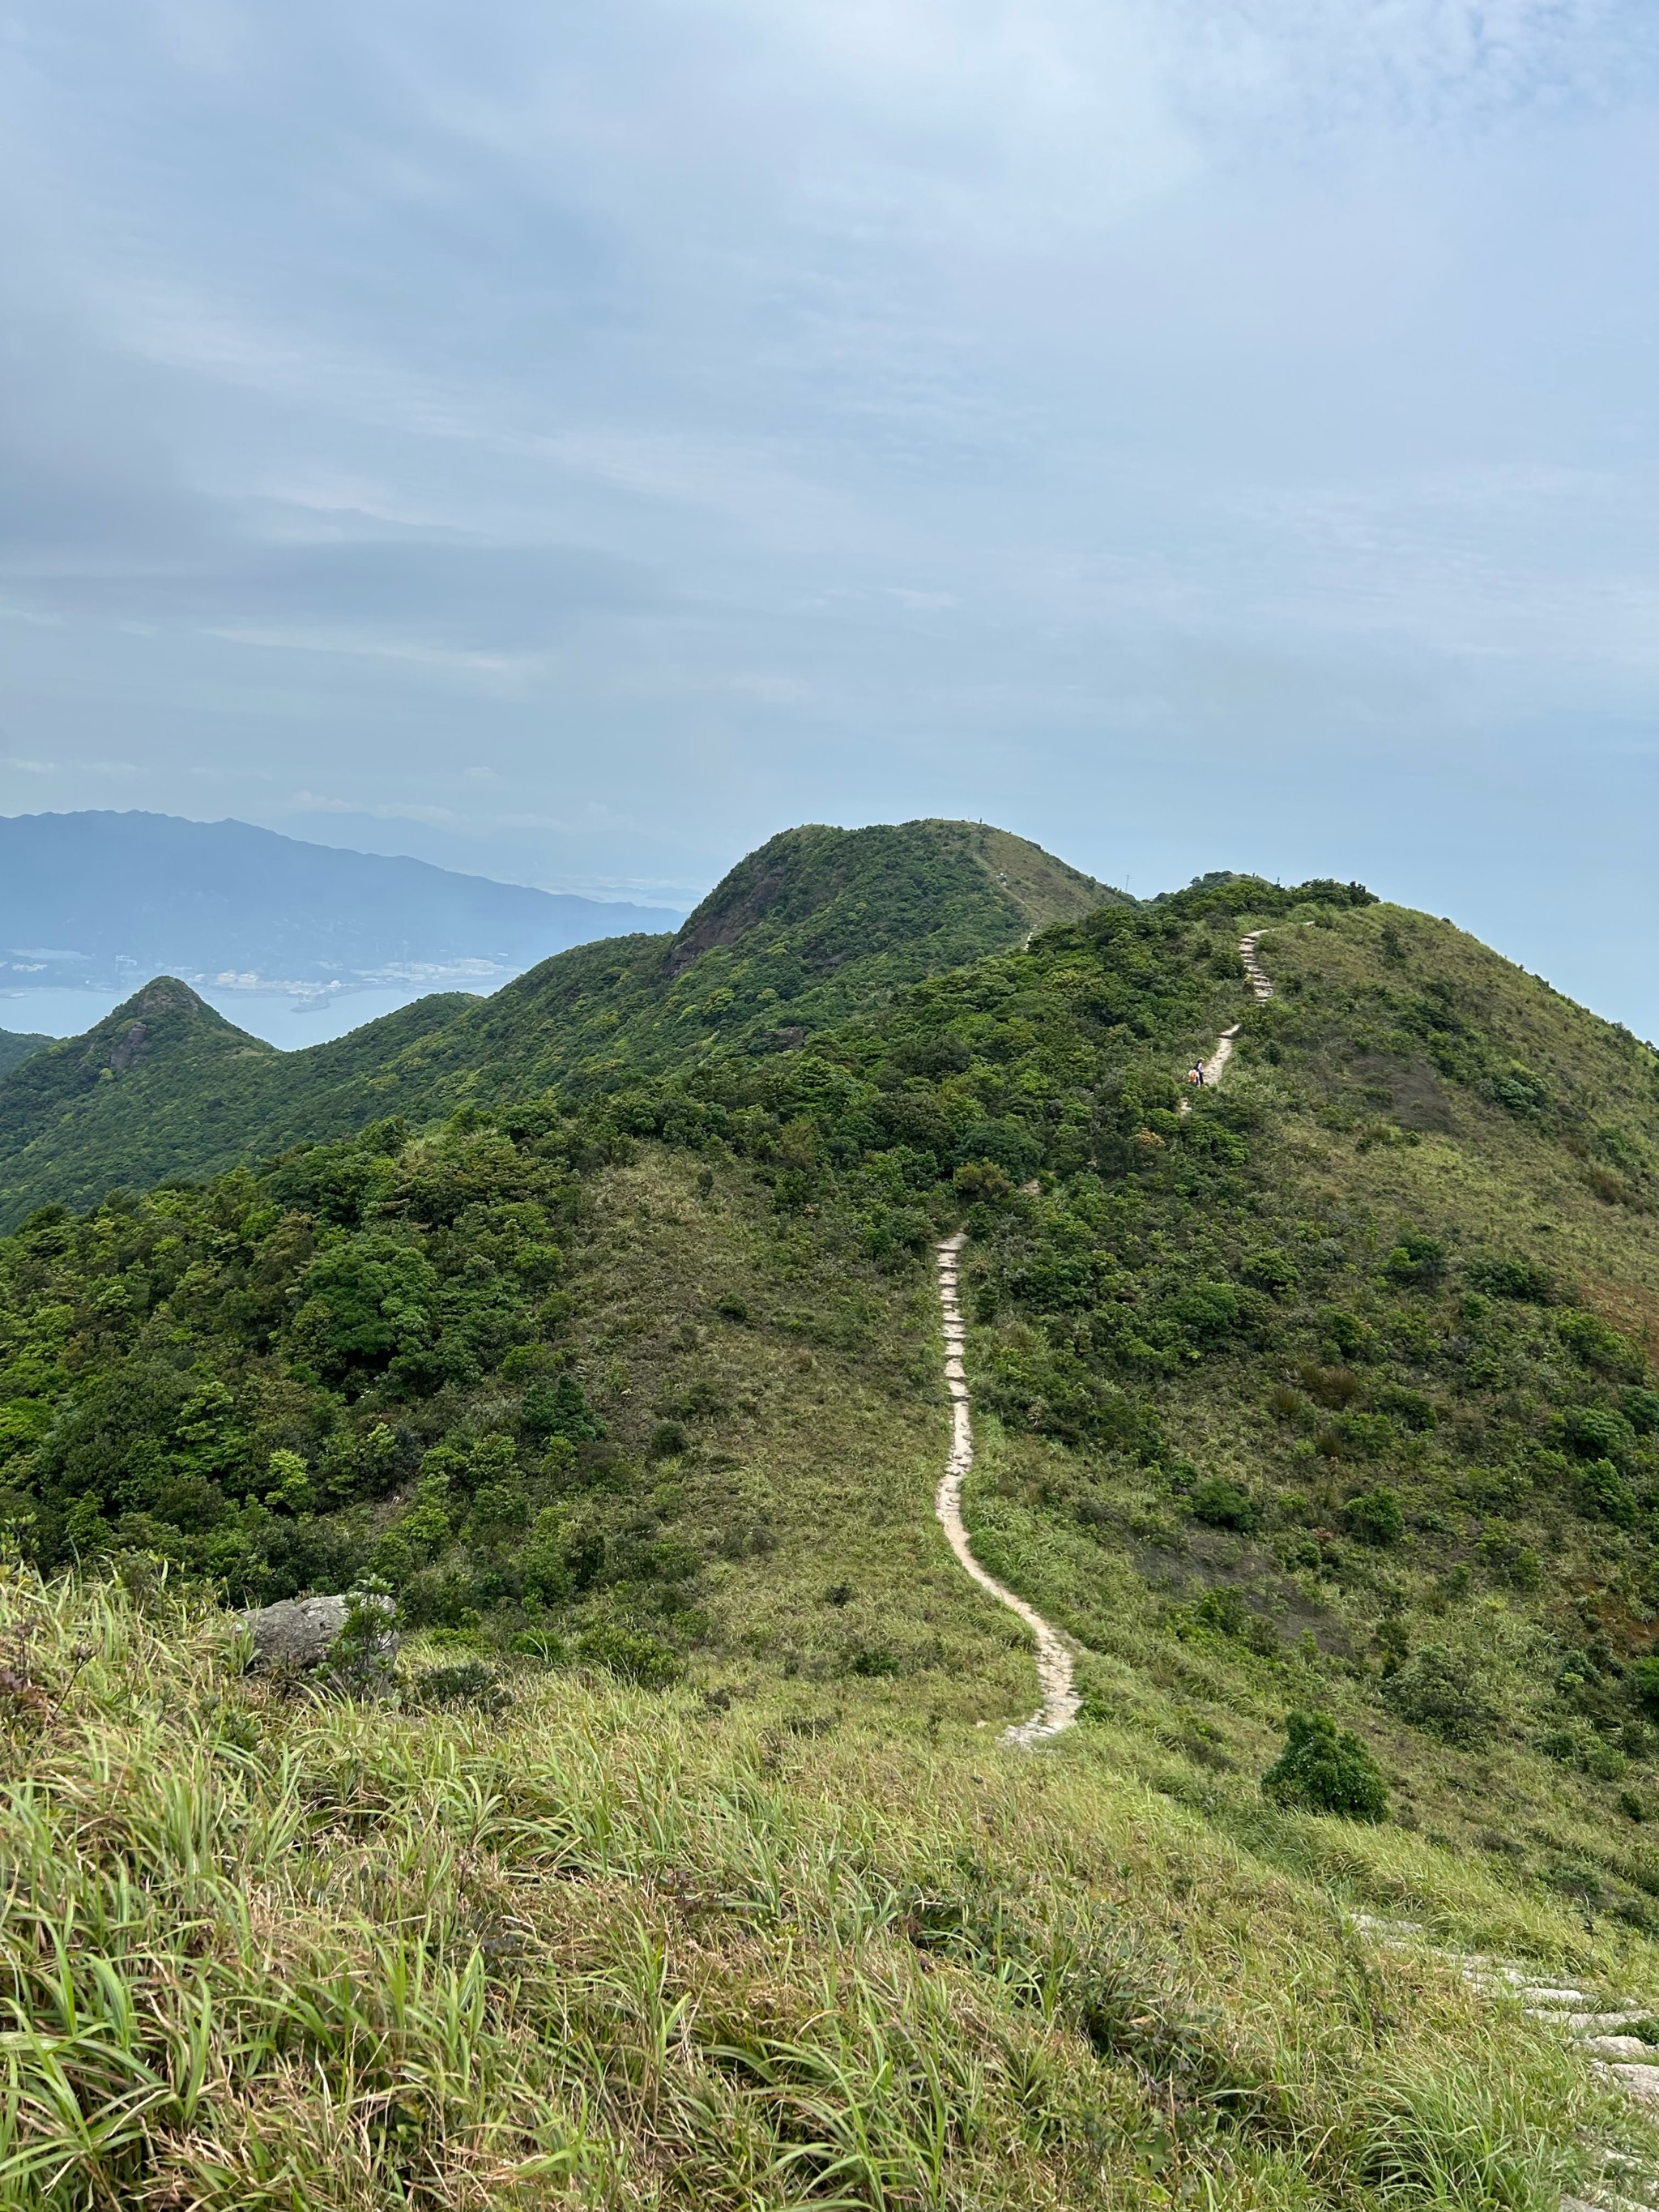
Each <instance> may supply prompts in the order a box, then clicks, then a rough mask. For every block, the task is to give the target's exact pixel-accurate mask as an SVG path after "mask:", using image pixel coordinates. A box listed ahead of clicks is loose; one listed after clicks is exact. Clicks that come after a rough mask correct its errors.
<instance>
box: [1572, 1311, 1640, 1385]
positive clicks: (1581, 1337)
mask: <svg viewBox="0 0 1659 2212" xmlns="http://www.w3.org/2000/svg"><path fill="white" fill-rule="evenodd" d="M1555 1326H1556V1334H1558V1335H1559V1337H1560V1339H1561V1341H1562V1342H1563V1343H1564V1344H1565V1346H1567V1347H1568V1349H1569V1350H1570V1351H1571V1352H1576V1353H1577V1356H1578V1358H1580V1359H1582V1360H1583V1363H1584V1364H1585V1366H1586V1367H1594V1368H1597V1369H1599V1370H1600V1371H1601V1373H1602V1374H1603V1375H1612V1376H1616V1377H1617V1378H1618V1379H1619V1380H1620V1381H1622V1382H1626V1383H1639V1382H1641V1380H1642V1378H1643V1376H1644V1375H1645V1373H1646V1372H1647V1360H1646V1358H1645V1357H1644V1353H1643V1352H1642V1350H1641V1347H1640V1346H1638V1345H1634V1344H1632V1342H1631V1340H1630V1339H1629V1338H1628V1337H1626V1336H1620V1334H1619V1332H1618V1330H1617V1329H1616V1328H1612V1327H1610V1325H1609V1324H1608V1323H1607V1322H1604V1321H1601V1320H1600V1319H1598V1317H1597V1316H1595V1314H1587V1313H1569V1314H1563V1315H1562V1316H1561V1318H1560V1320H1559V1322H1557V1323H1556V1325H1555Z"/></svg>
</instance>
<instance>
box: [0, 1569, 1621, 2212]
mask: <svg viewBox="0 0 1659 2212" xmlns="http://www.w3.org/2000/svg"><path fill="white" fill-rule="evenodd" d="M964 1609H965V1607H964ZM0 1635H3V1637H4V1638H5V1646H6V1650H7V1653H8V1662H7V1667H8V1671H7V1677H6V1688H5V1700H6V1702H5V1705H4V1709H3V1711H0V1743H3V1747H4V1752H5V1755H6V1756H7V1757H8V1759H9V1760H10V1761H11V1762H12V1771H13V1772H14V1773H17V1774H20V1775H21V1776H23V1777H26V1778H27V1782H26V1784H23V1785H22V1786H17V1787H15V1788H14V1790H13V1791H12V1792H11V1793H9V1797H8V1799H7V1801H6V1802H5V1806H4V1809H3V1812H0V1854H3V1859H4V1867H5V1875H6V1883H5V1888H4V1892H3V1899H4V1901H3V1905H0V1946H3V1959H4V1967H5V1972H6V1974H7V1977H8V1982H9V1988H10V1989H11V1990H12V1991H13V1992H14V1993H15V1995H14V2002H15V2006H16V2008H17V2013H16V2016H17V2019H18V2021H19V2026H18V2027H17V2028H16V2029H15V2030H13V2031H11V2032H9V2035H8V2044H7V2070H6V2075H5V2077H4V2079H3V2081H0V2112H3V2115H4V2124H5V2132H4V2142H5V2174H6V2182H5V2187H6V2192H7V2196H8V2198H9V2201H10V2202H11V2203H15V2204H18V2205H20V2206H30V2207H41V2208H45V2207H46V2206H51V2207H53V2208H58V2207H70V2206H73V2207H77V2208H78V2207H88V2208H90V2207H94V2206H101V2205H112V2204H120V2205H123V2206H126V2205H135V2206H136V2205H157V2206H169V2205H184V2204H188V2205H191V2206H199V2207H202V2208H204V2212H246V2208H249V2207H271V2208H275V2207H277V2206H281V2207H283V2208H305V2212H371V2208H373V2212H379V2209H380V2208H382V2207H385V2206H388V2205H393V2204H397V2205H410V2206H415V2205H419V2206H434V2207H436V2206H443V2207H446V2208H451V2207H453V2208H456V2212H485V2208H492V2212H493V2208H497V2207H501V2206H504V2205H525V2206H544V2205H551V2204H570V2205H577V2206H592V2207H595V2208H600V2207H605V2208H628V2207H635V2206H637V2207H641V2208H646V2207H650V2208H658V2209H660V2208H667V2207H673V2206H687V2207H691V2206H696V2207H715V2208H731V2212H750V2208H754V2207H757V2206H761V2205H766V2206H787V2205H801V2206H843V2207H848V2208H852V2207H862V2208H870V2212H873V2208H877V2207H881V2206H891V2207H905V2208H909V2207H915V2208H917V2212H921V2208H941V2212H942V2208H945V2207H947V2206H969V2205H971V2206H993V2205H994V2206H1008V2207H1014V2206H1018V2207H1045V2208H1054V2212H1073V2208H1076V2212H1084V2208H1085V2207H1088V2208H1092V2207H1097V2206H1099V2205H1102V2204H1112V2205H1118V2204H1121V2205H1126V2206H1132V2205H1133V2206H1146V2207H1149V2208H1150V2207H1153V2206H1158V2205H1170V2204H1174V2203H1199V2204H1224V2203H1225V2204H1226V2205H1228V2206H1229V2207H1239V2208H1243V2212H1305V2208H1310V2207H1313V2206H1322V2205H1342V2206H1345V2207H1352V2208H1354V2212H1384V2208H1393V2207H1403V2206H1405V2205H1408V2204H1436V2205H1440V2206H1443V2207H1459V2208H1465V2212H1476V2208H1480V2207H1490V2206H1497V2205H1502V2206H1504V2207H1509V2208H1514V2212H1531V2208H1535V2212H1546V2208H1550V2212H1553V2207H1554V2206H1555V2204H1556V2203H1557V2201H1558V2199H1559V2196H1560V2193H1561V2191H1562V2189H1563V2187H1564V2186H1566V2187H1575V2186H1583V2179H1581V2177H1583V2176H1584V2174H1585V2172H1586V2170H1587V2169H1588V2170H1589V2171H1590V2172H1593V2171H1594V2169H1595V2166H1596V2164H1597V2163H1598V2162H1599V2159H1600V2157H1601V2156H1603V2155H1605V2154H1606V2152H1607V2150H1608V2149H1610V2148H1622V2149H1623V2151H1624V2153H1625V2154H1626V2155H1627V2156H1630V2157H1632V2159H1633V2160H1634V2161H1635V2166H1634V2168H1633V2170H1632V2171H1630V2172H1626V2174H1625V2176H1624V2177H1623V2185H1625V2186H1629V2185H1631V2184H1632V2179H1633V2178H1634V2173H1638V2172H1641V2171H1642V2170H1644V2168H1646V2167H1647V2166H1648V2165H1649V2162H1650V2159H1651V2155H1652V2145H1651V2143H1650V2142H1649V2141H1648V2140H1647V2139H1646V2135H1645V2130H1644V2128H1643V2127H1642V2124H1641V2123H1640V2122H1639V2121H1638V2119H1637V2118H1636V2117H1635V2116H1634V2115H1633V2114H1632V2112H1631V2111H1630V2109H1629V2108H1628V2107H1624V2106H1620V2105H1619V2104H1617V2103H1616V2102H1615V2101H1614V2100H1613V2096H1612V2095H1611V2093H1609V2092H1607V2090H1604V2089H1601V2088H1600V2087H1598V2086H1597V2085H1596V2084H1595V2081H1593V2080H1592V2079H1591V2077H1590V2075H1589V2072H1588V2071H1587V2069H1585V2068H1584V2067H1583V2064H1582V2062H1579V2061H1577V2060H1576V2059H1574V2058H1573V2057H1571V2056H1570V2054H1569V2053H1568V2052H1567V2051H1565V2050H1564V2048H1563V2047H1562V2045H1560V2044H1559V2042H1557V2041H1556V2040H1555V2039H1553V2037H1552V2036H1551V2035H1550V2034H1549V2033H1547V2031H1546V2030H1544V2029H1542V2028H1541V2027H1539V2026H1538V2025H1537V2024H1536V2023H1534V2022H1532V2021H1528V2019H1527V2018H1526V2017H1525V2016H1524V2015H1522V2012H1521V2010H1520V2008H1519V2007H1518V2006H1516V2005H1513V2004H1510V2005H1504V2004H1502V2003H1501V2002H1493V2001H1492V2000H1489V1999H1486V1998H1484V1997H1479V1996H1475V1995H1474V1994H1473V1993H1472V1992H1471V1991H1470V1990H1468V1988H1467V1987H1466V1986H1465V1985H1464V1984H1462V1982H1461V1981H1459V1980H1458V1979H1457V1978H1456V1977H1455V1975H1453V1974H1451V1973H1450V1972H1448V1971H1447V1970H1446V1969H1445V1968H1443V1967H1437V1966H1435V1964H1434V1962H1433V1961H1432V1960H1431V1959H1430V1958H1428V1957H1426V1956H1425V1955H1424V1954H1413V1953H1411V1952H1389V1951H1379V1950H1377V1949H1376V1948H1374V1947H1373V1946H1372V1945H1370V1943H1369V1942H1367V1941H1366V1940H1365V1939H1364V1937H1363V1936H1361V1935H1360V1934H1359V1933H1358V1930H1357V1929H1356V1927H1355V1925H1354V1924H1353V1922H1352V1919H1351V1918H1350V1917H1349V1914H1350V1912H1351V1911H1352V1908H1353V1907H1354V1906H1355V1905H1359V1904H1361V1903H1363V1902H1364V1901H1366V1900H1370V1901H1372V1902H1378V1901H1386V1902H1387V1903H1389V1905H1399V1904H1401V1903H1402V1902H1409V1903H1411V1904H1413V1905H1415V1907H1416V1908H1417V1909H1418V1910H1419V1911H1421V1912H1423V1913H1424V1914H1425V1916H1427V1917H1431V1918H1432V1919H1433V1920H1434V1922H1435V1923H1437V1926H1438V1927H1440V1928H1441V1929H1443V1931H1445V1932H1447V1933H1455V1934H1457V1935H1459V1936H1462V1937H1464V1938H1466V1939H1469V1940H1475V1941H1480V1942H1487V1943H1491V1944H1492V1945H1495V1946H1498V1947H1501V1948H1506V1949H1516V1948H1523V1947H1524V1948H1526V1949H1527V1950H1528V1951H1530V1952H1531V1953H1532V1954H1534V1955H1536V1956H1538V1957H1541V1958H1543V1959H1547V1960H1550V1961H1552V1962H1553V1964H1554V1965H1555V1966H1556V1967H1557V1968H1558V1970H1560V1969H1566V1968H1571V1971H1572V1972H1575V1973H1577V1974H1578V1975H1579V1976H1581V1977H1582V1978H1585V1979H1587V1980H1588V1981H1589V1982H1590V1984H1591V1985H1592V1986H1593V1987H1599V1986H1606V1985H1607V1984H1613V1985H1617V1984H1620V1983H1622V1982H1625V1981H1626V1979H1627V1978H1628V1977H1629V1976H1630V1975H1631V1973H1632V1972H1633V1971H1636V1972H1640V1971H1644V1970H1645V1969H1646V1967H1647V1965H1648V1961H1647V1960H1646V1958H1645V1955H1642V1956H1638V1955H1637V1954H1638V1952H1639V1951H1640V1950H1641V1947H1640V1945H1639V1943H1637V1942H1635V1940H1634V1939H1630V1938H1628V1937H1627V1936H1626V1937H1614V1938H1613V1939H1612V1940H1610V1939H1609V1937H1608V1936H1607V1934H1605V1933H1602V1932H1600V1931H1598V1932H1592V1931H1590V1930H1589V1929H1587V1928H1586V1927H1585V1926H1584V1924H1583V1922H1582V1921H1581V1920H1579V1919H1578V1918H1577V1916H1576V1915H1574V1914H1571V1913H1569V1912H1568V1911H1564V1910H1563V1909H1562V1908H1561V1907H1559V1905H1551V1904H1550V1903H1549V1902H1548V1901H1547V1900H1541V1901H1538V1902H1533V1901H1530V1900H1527V1899H1522V1898H1521V1897H1520V1896H1518V1895H1517V1894H1516V1893H1515V1892H1514V1890H1513V1889H1512V1888H1510V1887H1505V1886H1504V1885H1503V1884H1502V1883H1501V1882H1500V1881H1496V1880H1494V1879H1493V1878H1492V1877H1491V1876H1490V1875H1487V1874H1486V1870H1485V1869H1482V1868H1481V1867H1480V1866H1478V1865H1470V1864H1469V1863H1467V1862H1460V1861H1458V1860H1456V1859H1455V1858H1454V1857H1451V1856H1450V1855H1449V1854H1448V1853H1446V1852H1444V1851H1443V1850H1437V1849H1436V1847H1435V1846H1433V1845H1432V1844H1428V1843H1426V1842H1425V1840H1424V1839H1423V1838H1420V1837H1416V1836H1410V1835H1406V1834H1404V1833H1402V1832H1401V1831H1400V1830H1398V1829H1386V1828H1385V1829H1364V1828H1355V1827H1352V1826H1351V1825H1349V1824H1346V1823H1332V1822H1329V1821H1320V1820H1312V1819H1307V1818H1297V1817H1296V1816H1293V1815H1287V1814H1273V1813H1272V1811H1271V1809H1270V1808H1265V1807H1262V1806H1261V1805H1260V1804H1259V1803H1258V1804H1257V1806H1256V1808H1255V1823H1256V1826H1255V1833H1254V1835H1253V1837H1252V1838H1251V1839H1250V1840H1249V1842H1241V1841H1239V1840H1237V1838H1234V1837H1232V1836H1231V1835H1229V1834H1227V1833H1225V1832H1222V1831H1221V1830H1219V1829H1218V1828H1217V1827H1216V1826H1213V1825H1212V1824H1210V1823H1208V1822H1207V1821H1206V1820H1205V1819H1204V1818H1203V1817H1202V1816H1200V1814H1196V1813H1194V1811H1192V1810H1190V1809H1188V1808H1187V1807H1186V1806H1185V1805H1183V1804H1182V1802H1180V1800H1179V1796H1178V1795H1177V1794H1176V1784H1177V1782H1178V1781H1182V1780H1184V1781H1186V1782H1188V1784H1195V1783H1197V1782H1198V1781H1199V1780H1200V1770H1197V1769H1195V1768H1194V1767H1192V1766H1190V1765H1187V1764H1185V1763H1183V1762H1182V1759H1181V1758H1180V1757H1179V1755H1178V1754H1176V1753H1164V1754H1161V1755H1160V1763H1159V1765H1158V1771H1157V1774H1156V1779H1155V1781H1152V1782H1149V1781H1148V1780H1146V1779H1143V1778H1142V1777H1141V1776H1140V1775H1139V1774H1138V1773H1137V1772H1136V1771H1134V1770H1133V1766H1131V1765H1125V1764H1124V1763H1123V1762H1122V1761H1121V1759H1120V1758H1119V1756H1118V1746H1117V1744H1116V1742H1115V1741H1111V1740H1109V1739H1105V1738H1101V1737H1090V1736H1087V1735H1079V1736H1078V1737H1077V1738H1076V1739H1074V1740H1073V1741H1072V1742H1071V1743H1070V1744H1069V1745H1068V1746H1066V1747H1065V1748H1064V1749H1063V1750H1061V1751H1059V1752H1057V1753H1054V1754H1051V1755H1049V1756H1048V1757H1045V1758H1042V1759H1032V1758H1030V1757H1028V1756H1023V1755H1021V1754H1018V1753H1014V1752H1012V1751H1010V1750H1007V1749H1006V1748H1004V1747H1000V1746H999V1745H998V1744H997V1743H996V1742H995V1741H994V1740H992V1739H990V1738H988V1737H987V1736H986V1735H976V1734H975V1732H974V1731H972V1730H971V1729H963V1728H962V1727H961V1726H960V1725H959V1724H957V1723H956V1722H954V1721H953V1720H951V1719H948V1718H947V1719H943V1720H941V1719H939V1717H937V1716H935V1717H933V1719H932V1721H931V1723H927V1722H923V1721H920V1720H919V1721H916V1722H914V1723H904V1722H899V1721H897V1720H896V1719H895V1718H894V1717H892V1716H891V1715H890V1712H889V1711H888V1710H887V1708H886V1706H885V1705H884V1702H883V1698H882V1692H883V1688H884V1686H883V1685H882V1684H880V1683H878V1682H873V1683H872V1682H871V1681H869V1680H852V1681H849V1682H846V1683H844V1684H841V1685H838V1686H836V1687H835V1688H834V1689H833V1690H831V1689H829V1687H828V1686H825V1685H823V1684H821V1683H816V1682H811V1681H805V1680H792V1681H791V1680H786V1681H778V1680H775V1679H774V1680H772V1681H771V1682H769V1683H768V1684H765V1685H762V1686H757V1687H756V1688H754V1689H753V1690H750V1691H745V1692H740V1693H738V1694H734V1695H727V1694H726V1692H724V1691H722V1692H714V1693H710V1692H702V1693H698V1692H691V1691H688V1690H678V1691H676V1690H670V1691H667V1692H656V1693H653V1694H647V1693H645V1692H639V1691H631V1690H629V1689H628V1688H626V1687H623V1686H617V1684H616V1683H615V1681H614V1680H611V1678H609V1677H608V1676H607V1675H605V1674H604V1673H603V1671H594V1672H591V1673H577V1674H570V1673H563V1674H557V1675H551V1676H550V1675H547V1674H538V1673H537V1672H536V1671H535V1670H533V1669H532V1668H529V1667H528V1666H527V1665H526V1667H524V1668H520V1671H519V1672H517V1673H516V1674H513V1677H512V1679H511V1682H510V1685H509V1686H508V1687H510V1692H511V1694H512V1696H513V1699H514V1702H513V1704H512V1705H510V1706H508V1707H507V1708H506V1709H505V1710H504V1711H502V1710H501V1699H500V1697H499V1696H498V1698H497V1699H496V1706H497V1710H496V1711H494V1712H488V1711H481V1710H479V1709H478V1707H477V1705H471V1706H469V1705H465V1704H461V1705H457V1704H456V1703H455V1702H454V1701H453V1691H451V1690H447V1689H446V1688H445V1686H444V1684H445V1680H446V1679H448V1680H450V1681H452V1682H453V1668H452V1669H451V1672H450V1675H449V1676H448V1678H446V1677H445V1675H444V1674H443V1672H442V1668H441V1666H440V1665H437V1664H435V1663H434V1662H435V1660H436V1661H443V1660H444V1658H445V1655H443V1654H439V1653H433V1652H431V1651H430V1650H428V1651H427V1652H426V1653H424V1654H416V1655H414V1656H411V1658H410V1661H409V1662H407V1664H406V1679H405V1682H404V1686H403V1687H402V1689H401V1690H400V1692H398V1695H397V1696H396V1697H395V1698H394V1699H392V1700H391V1701H389V1702H388V1703H385V1704H375V1703H369V1704H366V1705H352V1704H351V1703H349V1702H343V1701H340V1700H328V1699H323V1700H314V1699H306V1698H299V1699H289V1698H284V1697H283V1695H282V1694H280V1692H271V1691H264V1690H262V1689H260V1688H259V1687H258V1686H257V1685H250V1684H248V1683H247V1682H246V1680H243V1679H242V1678H241V1677H240V1674H239V1672H238V1668H237V1665H236V1662H235V1658H234V1640H233V1638H231V1636H230V1634H229V1633H228V1623H226V1622H225V1621H224V1620H223V1619H222V1617H217V1618H216V1617H215V1616H213V1615H211V1614H210V1613H203V1612H202V1611H200V1610H198V1609H195V1608H192V1607H183V1606H180V1605H179V1604H177V1603H176V1602H174V1601H172V1600H170V1598H169V1596H168V1594H167V1592H166V1591H165V1590H158V1589H153V1588H152V1589H149V1590H148V1591H144V1592H130V1591H126V1590H124V1589H122V1588H121V1587H120V1586H119V1585H118V1584H117V1585H106V1586H105V1587H103V1588H101V1589H85V1590H81V1589H75V1588H73V1587H69V1586H62V1585H60V1586H58V1587H55V1588H52V1589H44V1590H43V1589H41V1588H40V1585H39V1584H38V1583H34V1582H33V1580H32V1578H30V1577H28V1576H27V1575H25V1574H21V1573H19V1572H17V1571H15V1570H14V1571H9V1572H8V1573H7V1574H6V1575H5V1577H4V1580H3V1583H0ZM981 1650H984V1652H985V1656H986V1657H987V1659H988V1660H989V1661H990V1662H991V1663H992V1664H993V1665H994V1663H995V1655H994V1651H993V1650H989V1649H988V1648H987V1647H986V1646H984V1645H983V1644H981ZM963 1656H968V1652H967V1650H964V1654H963ZM446 1698H447V1699H449V1700H450V1701H449V1702H443V1700H444V1699H446ZM70 1930H73V1936H72V1940H70V1942H63V1943H58V1944H56V1945H54V1942H53V1941H52V1936H53V1933H54V1931H64V1932H67V1931H70Z"/></svg>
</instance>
